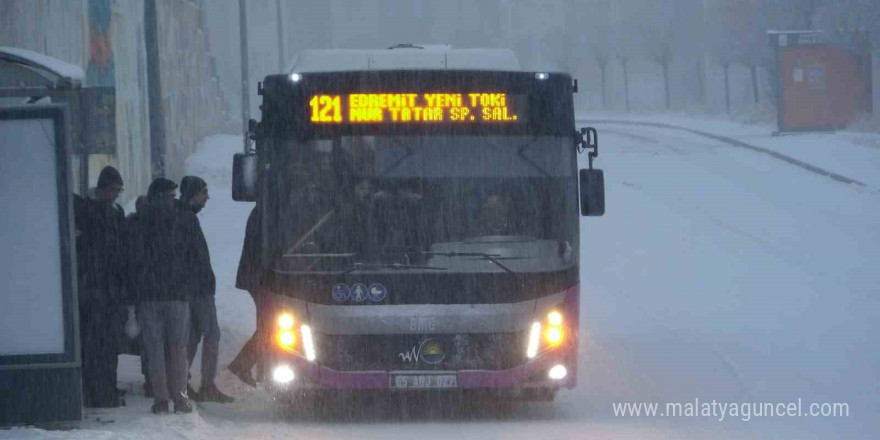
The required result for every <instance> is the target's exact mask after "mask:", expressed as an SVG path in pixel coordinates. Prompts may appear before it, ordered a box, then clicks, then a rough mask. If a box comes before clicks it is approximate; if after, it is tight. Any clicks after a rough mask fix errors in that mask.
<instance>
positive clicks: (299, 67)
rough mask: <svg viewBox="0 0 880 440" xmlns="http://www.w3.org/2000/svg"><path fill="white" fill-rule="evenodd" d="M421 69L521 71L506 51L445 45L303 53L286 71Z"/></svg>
mask: <svg viewBox="0 0 880 440" xmlns="http://www.w3.org/2000/svg"><path fill="white" fill-rule="evenodd" d="M425 69H429V70H443V69H456V70H501V71H519V70H521V69H520V65H519V60H518V59H517V58H516V55H515V54H514V53H513V51H511V50H510V49H452V48H451V47H450V46H447V45H437V46H415V45H400V46H395V47H393V48H389V49H384V50H356V49H315V50H306V51H303V52H300V53H299V55H297V57H296V58H295V59H294V61H293V64H292V65H291V66H290V68H289V69H288V72H291V73H292V72H298V73H307V72H350V71H363V70H425Z"/></svg>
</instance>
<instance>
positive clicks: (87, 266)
mask: <svg viewBox="0 0 880 440" xmlns="http://www.w3.org/2000/svg"><path fill="white" fill-rule="evenodd" d="M123 185H124V183H123V181H122V176H121V175H120V174H119V171H118V170H116V168H113V167H111V166H107V167H104V169H103V170H101V174H100V176H99V177H98V185H97V187H95V188H92V189H91V190H89V192H88V194H87V196H86V198H82V197H79V196H76V197H75V198H74V220H75V223H76V252H77V288H78V292H79V322H80V341H81V349H82V380H83V401H84V404H85V406H86V407H95V408H114V407H118V406H122V405H124V401H123V400H122V395H121V393H120V391H119V390H117V388H116V369H117V364H118V352H119V348H120V347H119V342H120V339H119V338H120V335H121V334H122V326H123V323H124V320H123V314H122V312H123V308H122V304H123V303H124V299H123V297H124V294H123V277H122V270H123V266H122V265H121V264H120V262H121V261H123V258H122V257H123V253H124V252H123V245H122V240H123V238H122V234H123V230H124V222H125V213H124V211H123V209H122V207H120V206H119V205H118V204H117V203H116V199H117V198H118V197H119V194H121V193H122V192H123V189H124V188H123Z"/></svg>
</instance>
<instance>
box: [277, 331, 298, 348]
mask: <svg viewBox="0 0 880 440" xmlns="http://www.w3.org/2000/svg"><path fill="white" fill-rule="evenodd" d="M278 345H280V346H281V348H286V349H291V348H293V346H294V345H296V335H295V334H293V332H292V331H288V330H284V331H281V332H279V333H278Z"/></svg>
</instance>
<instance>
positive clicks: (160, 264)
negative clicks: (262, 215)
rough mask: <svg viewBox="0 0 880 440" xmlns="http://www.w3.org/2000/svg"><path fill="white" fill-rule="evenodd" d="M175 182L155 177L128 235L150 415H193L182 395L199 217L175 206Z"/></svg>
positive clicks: (132, 283)
mask: <svg viewBox="0 0 880 440" xmlns="http://www.w3.org/2000/svg"><path fill="white" fill-rule="evenodd" d="M176 189H177V184H176V183H174V182H172V181H170V180H168V179H165V178H161V177H160V178H157V179H155V180H154V181H153V182H152V183H151V184H150V188H149V191H148V193H147V204H146V206H145V207H144V209H143V211H141V212H138V214H137V217H136V221H135V223H134V225H133V231H132V247H131V251H132V255H131V264H130V282H131V286H132V289H133V290H134V293H135V297H136V300H137V304H138V305H137V309H138V316H139V317H140V322H141V334H142V335H143V343H144V346H145V347H144V348H145V350H146V354H147V364H148V371H149V376H150V381H151V385H152V387H151V388H152V389H151V391H152V392H153V395H154V404H153V406H152V408H151V411H152V412H153V413H156V414H160V413H167V412H168V411H169V402H173V403H174V412H182V413H189V412H192V405H190V403H189V399H188V398H187V394H186V375H187V353H186V349H187V341H188V336H189V327H190V313H189V295H190V292H193V291H194V290H195V289H196V288H197V284H196V282H195V277H193V274H192V268H190V267H189V266H188V264H189V262H190V259H189V255H192V254H195V253H198V252H199V249H198V248H197V247H198V246H197V243H196V242H195V240H193V239H192V237H194V235H195V234H196V233H197V232H198V227H199V226H198V219H196V216H195V215H194V214H193V213H191V212H189V213H186V212H182V211H181V210H180V209H178V208H177V207H176V206H175V203H176V201H175V198H174V196H175V192H176Z"/></svg>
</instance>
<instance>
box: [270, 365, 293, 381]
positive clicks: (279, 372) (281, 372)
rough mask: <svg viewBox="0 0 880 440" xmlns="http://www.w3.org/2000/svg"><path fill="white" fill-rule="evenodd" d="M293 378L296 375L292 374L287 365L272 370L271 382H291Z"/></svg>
mask: <svg viewBox="0 0 880 440" xmlns="http://www.w3.org/2000/svg"><path fill="white" fill-rule="evenodd" d="M295 377H296V375H295V374H294V373H293V369H292V368H290V367H289V366H287V365H279V366H277V367H275V369H274V370H272V380H274V381H275V382H278V383H290V382H293V379H294V378H295Z"/></svg>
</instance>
